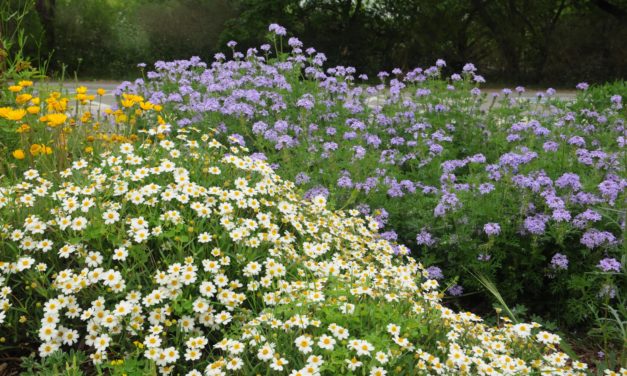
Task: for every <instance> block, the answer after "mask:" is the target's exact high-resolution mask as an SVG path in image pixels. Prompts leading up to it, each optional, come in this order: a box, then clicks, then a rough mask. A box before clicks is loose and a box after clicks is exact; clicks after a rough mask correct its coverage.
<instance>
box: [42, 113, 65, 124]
mask: <svg viewBox="0 0 627 376" xmlns="http://www.w3.org/2000/svg"><path fill="white" fill-rule="evenodd" d="M39 120H40V121H45V122H47V123H48V126H49V127H56V126H59V125H61V124H63V123H65V121H66V120H67V115H66V114H48V115H46V116H42V117H41V118H39Z"/></svg>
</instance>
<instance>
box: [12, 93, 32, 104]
mask: <svg viewBox="0 0 627 376" xmlns="http://www.w3.org/2000/svg"><path fill="white" fill-rule="evenodd" d="M32 98H33V96H32V95H30V94H28V93H24V94H20V95H18V96H17V97H16V98H15V103H17V104H24V103H26V102H28V101H29V100H31V99H32Z"/></svg>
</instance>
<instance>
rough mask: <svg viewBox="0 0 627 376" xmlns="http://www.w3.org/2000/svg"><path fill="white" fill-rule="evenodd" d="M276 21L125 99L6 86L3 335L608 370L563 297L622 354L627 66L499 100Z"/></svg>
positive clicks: (334, 361) (614, 355) (275, 369)
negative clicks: (368, 73)
mask: <svg viewBox="0 0 627 376" xmlns="http://www.w3.org/2000/svg"><path fill="white" fill-rule="evenodd" d="M270 31H271V32H272V34H271V38H272V41H273V45H263V46H261V47H260V49H259V51H257V50H254V49H251V50H248V51H247V52H246V53H245V54H244V53H240V52H237V51H236V50H235V47H236V44H235V43H230V46H231V47H232V48H233V58H232V59H227V58H226V57H225V56H223V55H218V56H216V60H215V61H214V62H212V63H211V64H210V65H207V64H206V63H204V62H202V61H200V60H199V59H194V58H192V59H191V60H187V61H175V62H167V63H166V62H158V63H157V64H155V69H154V70H150V71H146V72H145V77H144V78H142V79H139V80H137V81H135V82H133V83H131V82H128V83H125V84H123V85H122V86H120V88H119V89H118V92H117V93H116V94H117V95H118V98H119V105H118V108H114V109H111V110H107V111H104V112H103V113H100V112H97V111H94V106H92V105H91V104H92V102H95V101H96V102H97V98H98V96H101V95H103V94H104V93H103V92H97V93H96V94H91V93H88V92H86V90H85V89H84V88H78V89H77V92H76V93H74V94H72V95H71V96H68V95H64V94H62V93H59V92H50V93H45V92H43V91H40V90H36V89H34V88H33V86H32V82H30V81H21V82H17V83H15V84H14V85H12V86H9V87H7V88H5V90H4V94H3V97H2V100H3V101H5V103H4V107H2V108H0V122H1V124H2V127H1V128H0V129H1V131H2V133H1V138H0V141H1V142H2V145H3V147H5V148H6V153H5V157H4V158H3V159H2V160H1V162H2V163H1V165H2V166H1V170H0V173H1V174H2V178H1V180H0V228H1V232H0V234H1V236H0V247H1V249H2V250H3V252H2V254H1V256H0V257H2V259H1V260H0V262H1V263H0V285H2V289H1V290H0V298H1V301H0V303H1V304H0V307H1V308H2V309H1V310H0V335H1V336H2V337H1V338H0V342H1V343H0V349H2V351H3V353H6V354H12V355H13V356H15V357H18V356H23V355H25V354H28V353H29V352H31V351H34V352H35V354H34V355H32V356H31V357H30V358H24V359H23V360H22V367H23V368H24V370H26V372H27V373H31V374H42V373H49V374H58V373H60V372H65V373H68V374H79V373H87V374H94V373H110V374H155V373H160V374H188V375H198V374H202V373H204V374H209V375H221V374H243V375H249V374H264V373H265V374H275V373H276V374H290V375H318V374H355V375H365V374H368V375H385V374H417V375H419V374H425V375H428V374H482V375H483V374H485V375H492V374H538V375H539V374H556V375H557V374H559V375H562V374H587V372H588V365H587V364H585V363H583V362H580V361H578V360H576V359H575V358H576V355H575V354H573V353H572V351H571V350H570V348H569V346H567V345H566V344H565V343H564V342H563V341H562V340H561V338H560V336H558V335H556V334H554V333H552V332H551V330H547V328H546V327H543V325H542V324H540V323H538V322H542V323H544V322H545V320H547V319H548V320H553V321H555V322H556V323H557V324H558V325H559V327H560V328H562V329H566V330H569V331H570V332H571V333H574V332H576V331H587V330H588V329H590V328H591V327H592V325H591V324H590V322H595V323H596V324H597V325H596V327H595V331H593V332H590V336H591V337H590V338H600V340H599V341H598V342H597V344H598V346H602V347H600V348H602V349H603V350H604V352H605V359H604V360H603V362H601V363H599V364H598V366H597V368H598V370H599V372H605V373H606V374H612V372H613V371H610V370H611V369H614V370H619V369H620V366H621V364H622V365H624V362H625V354H624V347H621V345H624V343H623V342H621V340H624V338H626V336H625V333H624V330H623V332H621V328H622V327H624V321H625V320H626V318H625V317H624V315H623V313H622V310H621V307H622V306H621V302H622V299H624V297H625V293H624V287H625V286H624V285H625V278H624V276H625V268H624V267H625V248H624V247H625V243H624V241H623V237H624V233H625V232H624V227H625V217H624V216H625V193H624V188H625V186H626V185H627V184H626V181H625V168H627V167H626V165H627V164H626V163H625V162H626V159H625V158H626V155H625V149H624V144H625V134H624V133H625V127H624V121H625V120H624V119H625V112H624V111H625V110H624V109H623V107H622V98H623V95H624V94H625V92H626V91H627V90H626V89H625V85H623V84H617V85H614V86H605V87H602V88H588V87H587V85H584V84H581V85H580V87H579V89H580V90H581V93H580V94H579V96H578V97H577V98H576V99H575V100H574V101H571V102H565V101H561V100H559V99H557V98H553V97H552V95H551V94H552V93H551V91H550V90H549V91H548V92H547V93H543V95H542V96H539V97H538V98H537V100H520V99H518V98H517V97H516V95H515V94H514V93H511V92H509V91H504V92H503V94H502V95H501V96H499V97H495V98H486V97H485V96H484V95H482V94H481V91H480V89H479V88H478V84H480V83H481V82H482V81H483V79H482V77H481V76H479V75H478V74H477V73H476V69H475V68H474V66H472V65H471V64H469V65H467V66H466V67H465V69H464V71H463V72H460V73H459V74H453V75H451V76H445V75H444V73H443V71H444V69H445V62H443V61H438V62H437V63H436V65H435V66H433V67H429V68H427V69H424V70H422V69H415V70H413V71H410V72H401V71H400V70H395V71H393V72H390V73H385V72H382V73H381V74H380V77H381V80H382V83H381V84H380V85H377V86H374V87H369V86H367V85H362V84H359V83H358V82H359V80H364V79H365V77H363V76H361V77H359V76H356V75H357V73H356V72H355V71H354V69H351V68H350V67H333V68H325V67H324V60H325V59H324V55H323V54H322V53H319V52H316V51H315V50H313V49H311V48H310V49H304V50H303V46H302V45H301V43H300V42H299V41H298V40H297V39H295V38H290V39H288V40H287V46H289V47H287V46H286V49H289V50H290V51H289V52H283V47H282V46H283V43H284V42H285V41H284V39H283V38H282V37H283V36H284V35H285V34H286V32H285V30H284V29H283V28H281V27H280V26H278V25H271V27H270ZM141 67H142V72H143V71H144V69H143V68H144V66H141ZM521 90H524V89H522V88H518V89H517V91H519V92H520V91H521ZM423 265H425V266H423ZM485 290H490V291H492V292H493V296H494V297H496V298H497V299H496V300H497V301H498V302H499V303H500V307H499V309H497V314H496V315H492V316H491V317H490V318H489V319H488V320H487V321H484V320H482V319H481V317H480V316H479V315H477V314H476V313H471V312H466V311H465V310H459V309H452V308H451V306H452V305H455V304H457V306H458V307H471V308H474V309H475V310H476V311H480V312H481V313H488V312H489V311H488V310H486V309H485V308H482V306H481V304H485V303H486V302H489V300H488V299H490V296H489V295H487V294H485V293H484V295H485V297H484V298H480V297H479V295H477V294H475V295H471V294H470V293H468V292H469V291H470V292H473V291H479V292H483V291H485ZM451 296H462V297H463V299H461V300H458V301H457V300H450V299H451V298H450V297H451ZM443 299H446V301H443ZM507 304H510V305H512V304H514V305H516V306H515V307H514V308H512V309H510V308H509V307H508V305H507ZM477 306H479V308H478V307H477ZM525 311H528V312H529V313H528V314H527V313H526V312H525ZM503 313H505V314H503ZM532 315H533V316H532ZM621 315H622V316H621ZM526 318H531V320H527V321H528V322H525V321H526V320H525V319H526ZM593 319H595V320H593ZM586 320H587V321H588V323H586V322H585V321H586ZM544 326H546V325H544ZM549 327H551V325H550V324H549ZM553 327H555V328H557V326H553ZM621 336H622V337H621ZM590 346H591V347H592V345H590ZM595 346H596V345H595ZM567 353H568V354H567ZM619 372H622V373H623V374H625V373H626V372H627V371H625V370H624V369H620V371H619Z"/></svg>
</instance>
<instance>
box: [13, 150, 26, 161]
mask: <svg viewBox="0 0 627 376" xmlns="http://www.w3.org/2000/svg"><path fill="white" fill-rule="evenodd" d="M24 157H26V154H25V153H24V150H22V149H16V150H14V151H13V158H15V159H20V160H22V159H24Z"/></svg>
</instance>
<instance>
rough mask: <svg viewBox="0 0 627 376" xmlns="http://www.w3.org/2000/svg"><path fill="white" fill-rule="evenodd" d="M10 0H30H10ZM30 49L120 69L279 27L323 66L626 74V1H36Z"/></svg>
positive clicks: (87, 67)
mask: <svg viewBox="0 0 627 376" xmlns="http://www.w3.org/2000/svg"><path fill="white" fill-rule="evenodd" d="M9 1H10V2H11V3H12V4H13V5H14V6H18V4H23V3H24V2H26V0H9ZM33 3H34V6H33V8H34V9H33V12H32V13H31V14H30V15H29V19H28V20H27V24H28V25H29V28H28V32H29V33H30V37H31V41H32V42H38V43H31V46H30V48H29V50H28V52H29V53H30V56H32V57H33V59H34V58H36V57H42V56H43V57H47V56H48V55H49V54H50V53H53V54H52V59H51V68H52V69H53V70H54V71H56V72H60V71H62V68H63V65H64V64H65V65H66V71H67V72H69V73H74V72H78V75H79V76H82V77H102V78H126V77H127V76H130V75H133V74H134V73H136V71H135V70H134V67H135V65H136V63H137V62H140V61H143V62H146V63H152V62H154V61H156V60H171V59H179V58H181V59H182V58H189V57H190V56H194V55H195V56H200V57H202V58H208V57H210V56H211V55H213V54H214V53H215V52H218V51H222V50H224V49H226V47H225V43H226V42H227V41H228V40H231V39H234V40H237V41H238V42H239V43H240V46H244V47H247V46H250V47H252V46H258V45H259V44H260V43H261V42H263V38H264V36H265V33H266V27H267V25H268V24H270V23H274V22H276V23H279V24H281V25H285V26H286V27H287V28H288V30H291V31H292V32H293V33H294V34H297V35H299V36H300V37H301V39H302V40H303V41H304V42H305V44H306V45H314V46H317V47H318V48H319V50H320V51H324V52H325V53H326V54H327V56H328V58H329V61H330V63H331V65H333V64H344V65H352V66H355V67H357V68H358V70H360V71H362V72H365V73H368V74H370V75H373V74H376V73H377V72H378V71H379V70H381V69H388V70H389V69H391V68H394V67H400V68H406V69H408V68H412V67H415V66H420V65H426V64H429V63H431V62H433V61H435V59H437V58H443V59H445V60H446V61H447V62H449V66H450V67H451V68H452V69H459V68H461V66H463V64H464V63H466V62H469V61H471V62H474V63H475V64H476V65H477V66H479V67H480V68H481V70H482V72H484V73H485V74H486V76H487V78H488V79H490V80H491V81H493V82H494V81H498V82H500V83H516V84H542V85H546V84H551V85H571V84H573V83H576V82H579V81H582V80H588V81H593V82H601V81H607V80H614V79H619V78H625V77H627V64H625V61H627V48H625V46H626V45H627V44H626V43H625V42H626V41H627V1H625V0H497V1H488V0H272V1H269V0H155V1H147V0H129V1H120V0H89V1H84V0H36V1H33Z"/></svg>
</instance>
